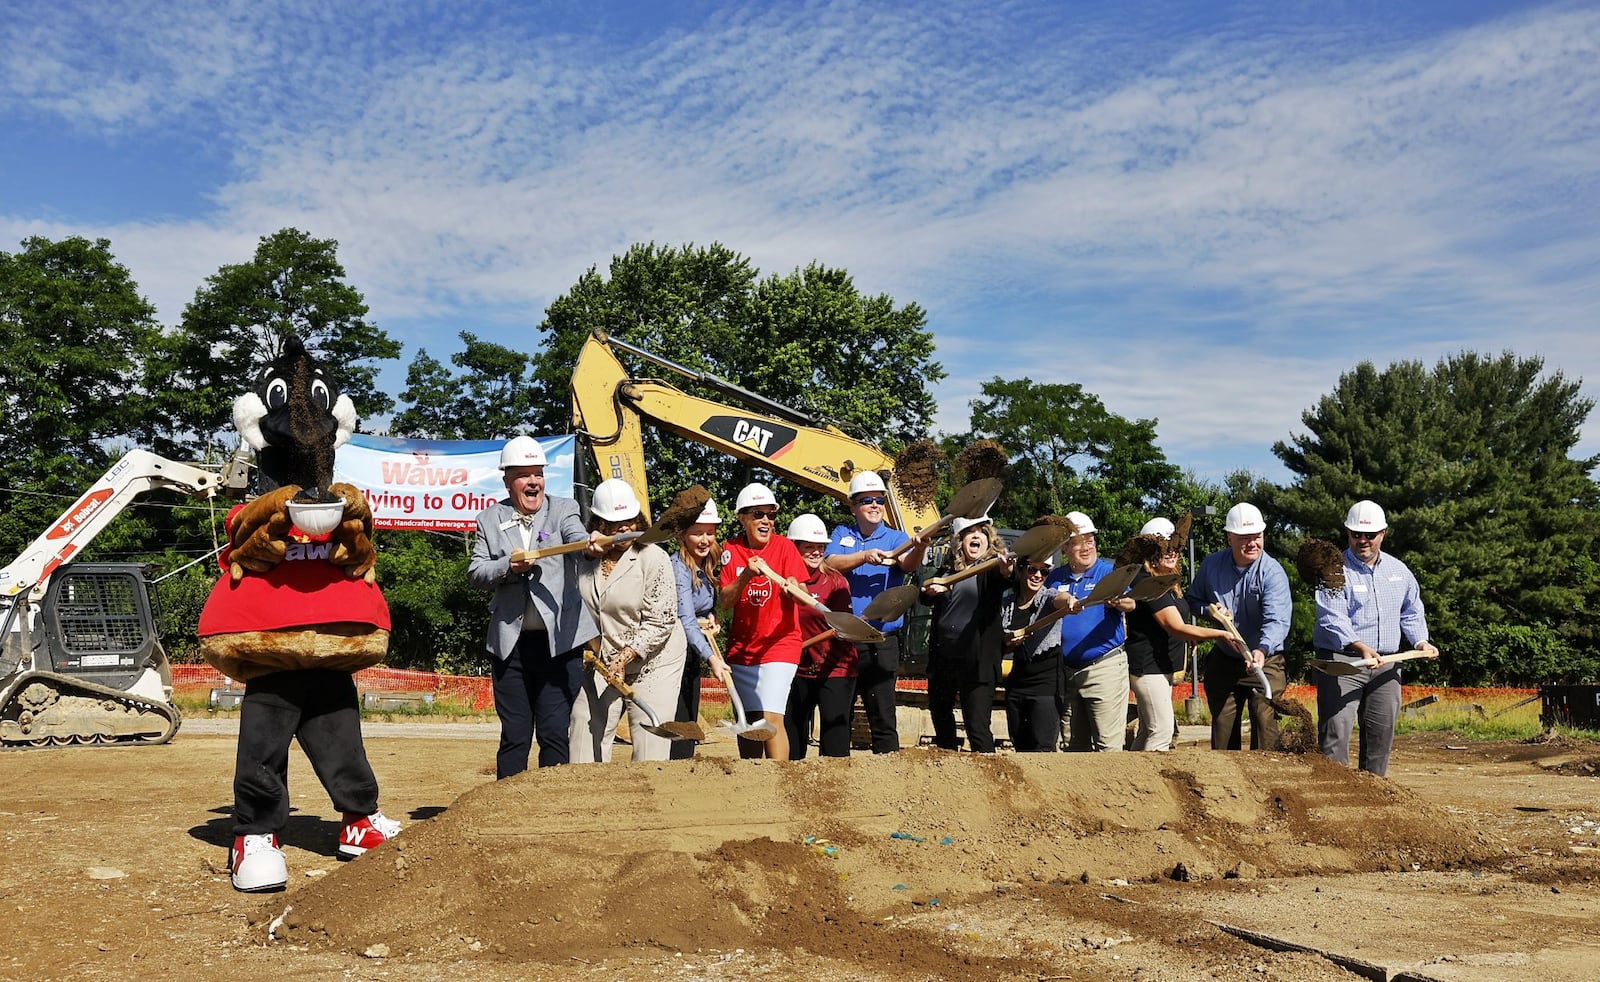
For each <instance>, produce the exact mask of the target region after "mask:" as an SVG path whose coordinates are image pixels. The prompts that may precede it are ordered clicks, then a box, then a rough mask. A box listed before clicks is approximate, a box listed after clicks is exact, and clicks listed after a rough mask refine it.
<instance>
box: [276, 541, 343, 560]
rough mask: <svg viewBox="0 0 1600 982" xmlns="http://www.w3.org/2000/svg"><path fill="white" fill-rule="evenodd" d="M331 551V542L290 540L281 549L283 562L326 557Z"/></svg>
mask: <svg viewBox="0 0 1600 982" xmlns="http://www.w3.org/2000/svg"><path fill="white" fill-rule="evenodd" d="M332 552H333V543H332V542H291V543H289V545H288V546H287V547H286V548H285V549H284V551H283V559H284V561H285V562H304V561H306V560H313V559H327V558H328V556H329V554H331V553H332Z"/></svg>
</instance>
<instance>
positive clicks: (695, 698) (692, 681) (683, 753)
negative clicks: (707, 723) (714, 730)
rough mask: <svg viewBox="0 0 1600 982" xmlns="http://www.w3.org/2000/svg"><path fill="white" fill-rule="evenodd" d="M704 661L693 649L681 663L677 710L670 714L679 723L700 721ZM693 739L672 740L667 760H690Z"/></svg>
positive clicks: (692, 753)
mask: <svg viewBox="0 0 1600 982" xmlns="http://www.w3.org/2000/svg"><path fill="white" fill-rule="evenodd" d="M705 664H706V663H705V662H703V661H701V660H700V657H699V656H698V655H696V654H695V653H694V652H693V651H690V652H689V654H688V658H687V660H686V661H684V663H683V684H682V685H681V686H679V687H678V711H677V712H675V713H673V714H672V718H673V720H674V721H676V722H679V723H698V722H700V672H701V669H702V667H703V666H704V665H705ZM694 748H695V744H694V741H693V740H674V741H672V747H671V749H669V750H668V751H667V759H668V760H690V759H691V758H693V757H694Z"/></svg>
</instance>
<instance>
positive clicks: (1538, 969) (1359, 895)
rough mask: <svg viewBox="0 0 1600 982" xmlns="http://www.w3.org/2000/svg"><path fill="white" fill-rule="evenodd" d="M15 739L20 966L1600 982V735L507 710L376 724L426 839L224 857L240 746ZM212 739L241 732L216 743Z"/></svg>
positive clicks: (289, 834) (318, 818)
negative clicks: (1203, 732) (1276, 735)
mask: <svg viewBox="0 0 1600 982" xmlns="http://www.w3.org/2000/svg"><path fill="white" fill-rule="evenodd" d="M206 722H207V721H193V722H191V723H190V724H188V725H186V726H185V728H184V729H183V730H182V731H180V733H179V734H178V736H177V738H176V739H175V740H174V741H173V743H172V744H170V745H168V746H164V747H146V748H60V749H49V750H33V751H8V752H3V753H0V784H3V787H4V788H5V791H4V796H3V798H0V852H3V859H4V861H3V862H0V914H3V917H4V922H5V931H4V935H5V938H6V943H5V945H4V947H3V949H0V977H4V978H66V977H69V976H70V977H78V978H84V977H88V978H97V977H115V978H154V977H162V978H171V977H179V978H187V977H197V978H208V977H223V976H226V977H230V978H237V979H266V978H272V979H288V978H337V979H418V978H421V979H426V978H456V977H472V978H486V979H521V978H552V977H560V978H573V979H601V978H607V979H625V980H644V979H652V980H653V979H718V980H740V979H764V980H777V979H790V978H812V979H821V980H824V982H837V980H855V979H860V980H868V979H890V980H911V979H1018V980H1065V979H1072V980H1097V979H1139V980H1188V979H1196V980H1198V979H1223V980H1228V979H1251V980H1258V979H1267V980H1273V979H1276V980H1312V979H1316V980H1326V979H1341V978H1352V979H1354V978H1374V979H1437V980H1504V979H1526V980H1533V979H1539V980H1582V982H1595V980H1596V979H1597V978H1600V852H1597V851H1596V840H1597V838H1600V828H1597V825H1596V822H1597V821H1600V778H1597V776H1596V775H1597V774H1600V747H1597V746H1594V745H1588V744H1583V745H1579V744H1571V743H1561V742H1556V743H1540V744H1514V743H1497V744H1467V743H1466V742H1465V741H1458V740H1456V739H1454V738H1451V737H1448V736H1419V737H1410V738H1402V739H1401V741H1400V745H1399V749H1398V752H1397V754H1396V757H1395V761H1394V766H1393V768H1392V770H1391V779H1390V780H1387V781H1385V780H1380V779H1375V778H1371V777H1368V776H1365V775H1360V774H1355V773H1351V772H1349V771H1347V770H1345V769H1343V768H1339V767H1336V766H1334V765H1332V764H1329V763H1328V762H1326V761H1324V760H1322V759H1321V758H1320V757H1317V756H1314V755H1313V756H1296V755H1292V754H1266V753H1246V754H1222V753H1212V752H1210V751H1207V750H1203V749H1199V748H1198V747H1195V746H1193V745H1186V746H1182V747H1180V749H1178V750H1177V751H1175V752H1173V753H1170V754H1104V755H1066V754H1046V755H1027V756H1019V755H1011V754H1005V755H1001V756H997V757H987V758H985V757H977V756H972V755H963V754H948V753H941V752H934V751H927V750H915V751H907V752H903V753H901V754H898V755H893V756H890V757H882V758H873V757H871V756H870V755H864V756H857V757H854V758H852V759H850V760H849V761H835V760H815V759H812V760H807V761H805V762H802V763H799V764H789V765H776V764H771V763H764V762H749V761H740V760H737V759H734V757H733V755H732V751H731V748H730V747H729V746H728V745H727V744H722V743H717V744H711V745H708V746H706V747H704V748H703V756H702V757H701V758H700V759H697V760H695V761H693V762H678V763H672V764H661V765H632V764H614V765H610V766H590V767H581V768H580V767H573V768H558V769H555V770H552V771H544V772H530V773H528V774H525V775H522V776H521V777H519V778H516V779H513V780H510V781H506V782H502V783H498V784H497V783H495V782H494V781H493V779H492V770H493V769H492V758H493V750H494V742H493V738H494V734H495V732H496V728H495V726H494V725H493V724H492V723H487V724H482V723H480V724H466V725H438V724H427V723H416V724H403V725H383V724H379V725H371V726H369V728H368V742H367V747H368V752H369V754H370V756H371V758H372V761H373V765H374V767H375V769H376V770H377V772H378V776H379V778H380V781H381V782H382V784H383V807H384V809H385V811H386V812H387V813H388V814H389V815H391V816H393V817H396V818H399V819H401V820H402V821H404V822H405V823H406V829H405V832H404V833H403V834H402V836H401V837H400V838H399V839H397V840H396V841H395V842H393V843H390V844H386V845H385V846H383V847H381V848H379V849H377V850H375V851H373V852H372V853H370V854H368V855H366V856H364V857H362V858H361V859H358V860H356V861H355V862H352V863H344V864H341V863H338V862H336V861H335V860H334V859H333V855H334V852H335V834H336V831H337V827H338V826H337V821H338V815H337V814H336V813H334V812H333V810H332V807H331V805H329V803H328V801H327V798H326V796H325V795H324V793H323V792H322V790H321V788H320V787H319V786H318V784H317V783H316V780H315V778H314V777H313V776H312V774H311V771H310V768H309V767H308V766H307V765H306V763H305V761H304V758H303V757H301V756H299V754H298V751H297V752H296V755H295V757H294V758H293V761H294V763H293V765H292V768H291V783H292V788H293V795H294V805H295V811H294V814H293V816H292V817H291V819H290V821H289V826H288V827H287V828H286V829H285V830H284V832H283V835H282V837H281V838H282V841H283V845H284V847H285V850H286V852H287V853H288V858H289V864H290V877H291V879H290V884H289V888H288V890H287V891H285V892H283V893H277V894H267V895H253V896H252V895H244V894H238V893H235V892H234V891H233V890H232V889H231V887H230V886H229V884H228V878H227V874H226V871H225V869H224V864H225V843H226V842H227V841H228V838H229V827H230V819H229V817H228V810H229V806H230V803H231V797H232V795H231V790H230V781H231V777H232V767H233V745H234V741H233V738H232V737H231V736H230V735H228V734H227V733H225V732H216V730H218V729H219V728H220V729H223V730H225V729H226V728H227V727H226V726H225V725H223V726H221V727H218V726H217V725H212V726H210V727H208V726H206V725H205V724H206ZM207 729H210V730H211V731H212V732H205V731H206V730H207Z"/></svg>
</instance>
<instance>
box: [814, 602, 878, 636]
mask: <svg viewBox="0 0 1600 982" xmlns="http://www.w3.org/2000/svg"><path fill="white" fill-rule="evenodd" d="M823 619H824V620H826V621H827V622H828V626H829V627H831V628H833V630H834V631H835V633H837V634H838V635H839V637H841V638H844V639H845V640H846V641H854V642H859V643H862V644H877V643H879V642H881V641H882V640H883V637H884V636H883V632H882V631H880V630H878V629H877V628H875V627H873V626H872V625H871V624H868V623H867V622H866V621H864V620H862V619H861V618H859V617H857V616H856V615H854V614H846V613H845V612H844V611H842V610H831V611H829V612H828V613H826V614H824V615H823Z"/></svg>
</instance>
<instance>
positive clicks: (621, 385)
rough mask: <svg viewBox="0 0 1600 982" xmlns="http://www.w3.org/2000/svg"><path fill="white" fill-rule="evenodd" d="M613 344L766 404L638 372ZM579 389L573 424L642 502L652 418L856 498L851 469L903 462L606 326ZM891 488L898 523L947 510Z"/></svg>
mask: <svg viewBox="0 0 1600 982" xmlns="http://www.w3.org/2000/svg"><path fill="white" fill-rule="evenodd" d="M613 349H617V350H622V351H625V352H628V353H630V354H633V355H635V356H638V357H640V358H645V359H647V360H649V361H652V362H654V363H656V364H658V365H661V366H663V367H665V368H668V369H670V370H672V371H675V372H677V373H679V374H681V375H684V376H687V377H689V378H691V379H693V380H695V381H697V382H700V383H702V384H707V385H711V386H713V387H715V388H717V389H719V390H720V391H723V392H726V393H728V394H729V395H730V396H732V397H734V398H737V399H739V400H741V401H743V402H746V403H753V404H755V405H758V406H760V407H761V410H762V411H760V412H753V411H749V410H746V409H743V408H741V407H738V406H732V405H727V404H724V403H719V402H715V401H713V400H710V399H702V398H699V397H697V396H693V395H690V394H688V393H687V392H684V391H683V390H681V389H678V388H675V387H673V386H671V385H668V384H666V383H665V382H661V381H658V380H653V379H639V378H632V377H630V376H629V375H628V373H627V371H626V370H625V369H624V368H623V366H622V363H621V362H620V361H619V360H618V358H617V356H616V353H615V351H614V350H613ZM571 392H572V424H573V429H574V431H575V432H576V433H577V434H578V435H579V436H580V437H581V438H583V439H584V441H585V442H587V443H588V444H589V446H590V447H591V448H592V450H593V453H594V458H595V464H596V466H597V467H598V468H599V476H600V477H601V478H602V479H604V478H612V477H618V478H622V479H623V480H625V481H627V482H628V483H629V484H631V485H633V488H634V491H635V492H636V493H637V494H638V496H639V500H640V501H641V502H648V501H649V500H650V497H649V481H648V479H647V477H646V475H645V466H644V435H643V426H644V424H645V423H649V424H651V425H653V426H657V427H660V428H661V429H664V430H667V431H669V432H672V433H676V434H678V435H679V436H681V437H684V438H685V439H688V440H693V441H694V442H696V443H700V444H703V445H705V446H708V447H713V448H715V449H717V450H720V451H722V452H723V453H726V454H729V455H731V456H734V457H737V458H739V459H740V460H746V461H750V462H752V463H754V464H756V465H758V466H760V467H761V468H763V469H764V470H768V471H771V472H772V473H774V474H779V475H782V476H783V477H785V478H787V479H788V480H791V481H794V482H795V483H797V484H800V485H803V486H805V487H808V488H811V489H812V490H814V491H819V492H822V493H824V494H828V495H832V496H833V497H835V498H838V499H839V500H841V501H845V500H848V499H849V491H850V478H851V477H852V476H853V475H854V474H855V473H856V472H857V471H862V470H870V471H884V470H891V469H893V467H894V460H893V458H892V457H890V456H888V455H887V454H885V453H884V452H883V451H882V450H879V449H878V448H877V447H874V446H872V445H871V444H868V443H862V442H861V441H859V440H856V439H854V438H852V437H851V436H849V435H848V434H846V433H844V432H843V431H841V430H839V429H838V428H837V427H833V426H829V425H828V424H826V423H824V422H821V421H819V420H815V419H813V418H811V417H809V416H807V415H806V414H804V413H801V412H799V411H797V410H794V409H790V408H789V407H787V406H784V405H782V404H781V403H777V402H773V401H772V400H770V399H766V398H764V397H762V396H759V395H756V394H755V393H752V392H749V391H748V390H745V389H742V388H740V387H739V386H737V385H734V384H733V383H731V382H727V381H725V380H723V379H719V378H717V377H716V376H713V375H708V374H706V373H703V372H695V371H693V370H691V369H688V368H685V367H683V366H681V365H676V364H674V363H673V362H670V361H667V360H666V359H663V358H660V357H657V356H655V355H652V354H650V353H649V352H646V351H644V350H643V349H640V348H636V347H634V346H632V345H629V344H627V343H625V342H622V341H619V340H616V339H615V338H611V337H609V336H607V335H605V334H603V333H599V332H596V333H595V334H594V335H593V336H592V337H590V338H589V340H588V341H586V342H585V343H584V346H583V349H582V350H581V351H580V352H579V354H578V363H577V365H576V367H575V368H574V370H573V375H572V388H571ZM889 489H890V490H889V506H888V509H887V511H888V515H887V519H888V523H889V524H890V525H892V526H894V527H895V528H899V529H903V530H905V531H907V532H909V533H912V534H915V533H916V532H918V531H920V530H921V529H923V528H926V527H927V526H929V525H931V524H933V522H934V521H935V520H936V519H938V517H939V513H938V510H937V509H935V508H934V507H932V506H931V505H928V506H924V507H918V506H917V505H916V504H914V503H912V502H910V501H908V500H906V499H905V497H904V496H902V495H900V494H898V493H897V492H896V490H895V488H894V483H893V482H892V481H891V482H889Z"/></svg>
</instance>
